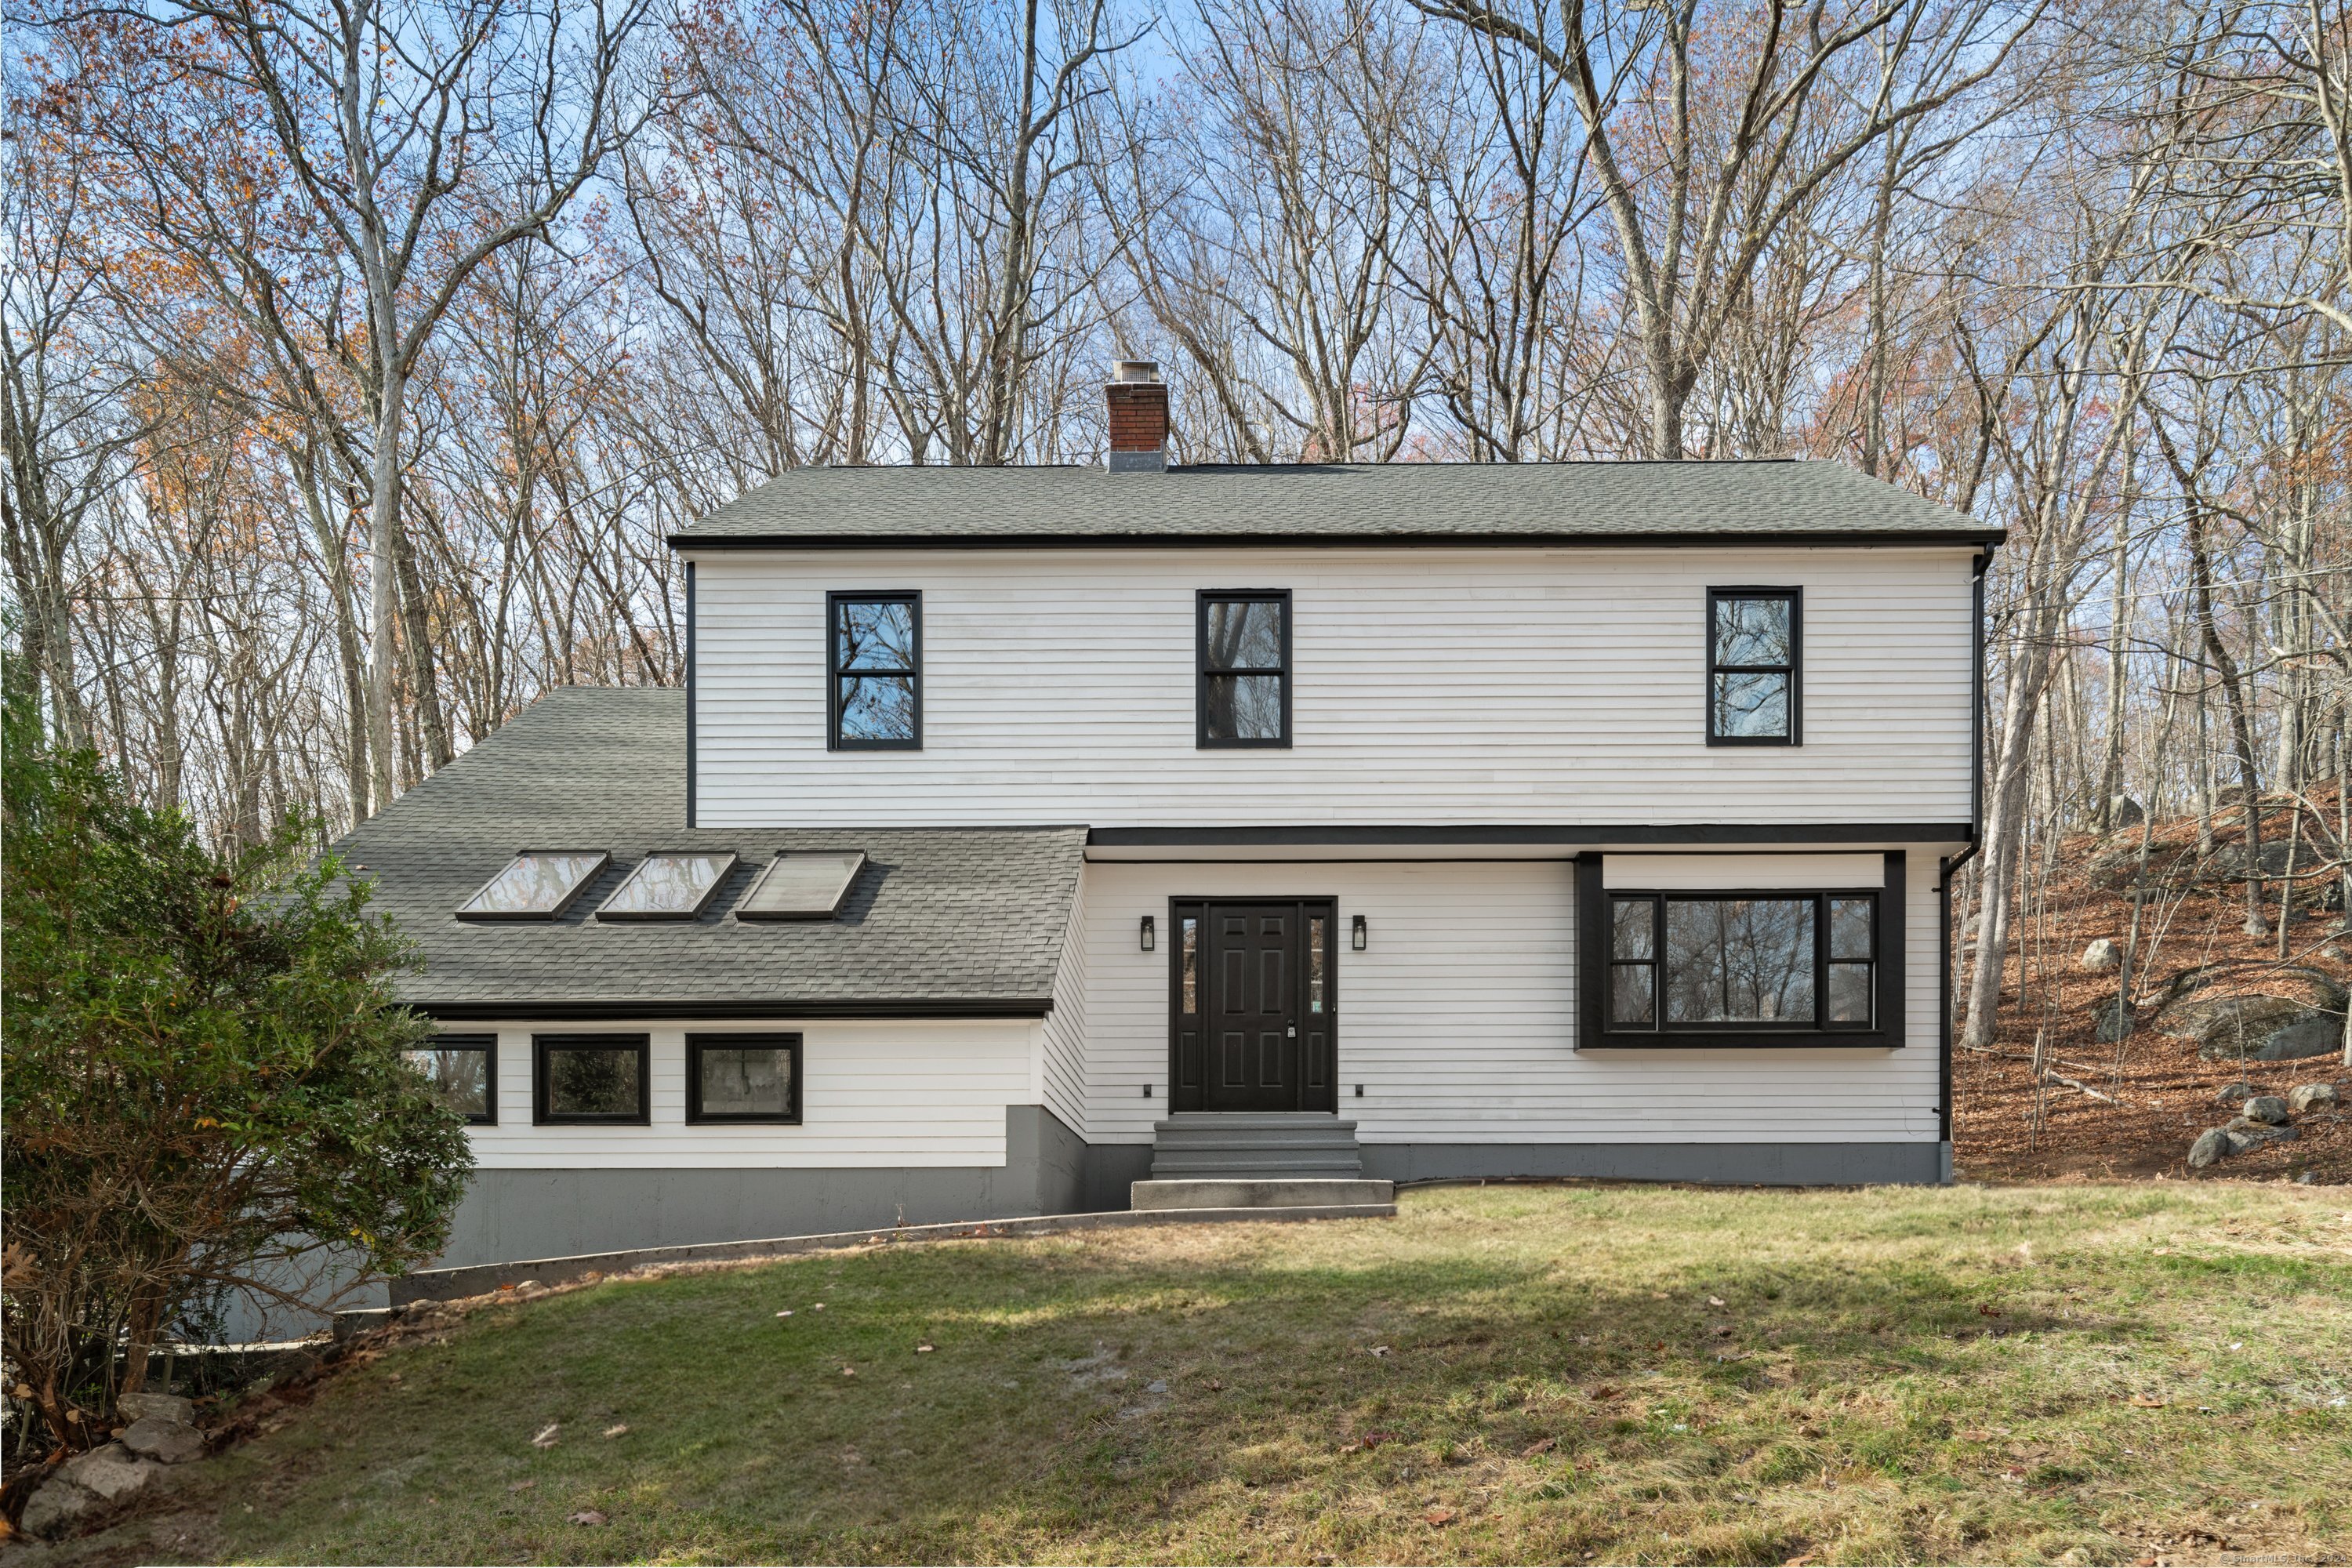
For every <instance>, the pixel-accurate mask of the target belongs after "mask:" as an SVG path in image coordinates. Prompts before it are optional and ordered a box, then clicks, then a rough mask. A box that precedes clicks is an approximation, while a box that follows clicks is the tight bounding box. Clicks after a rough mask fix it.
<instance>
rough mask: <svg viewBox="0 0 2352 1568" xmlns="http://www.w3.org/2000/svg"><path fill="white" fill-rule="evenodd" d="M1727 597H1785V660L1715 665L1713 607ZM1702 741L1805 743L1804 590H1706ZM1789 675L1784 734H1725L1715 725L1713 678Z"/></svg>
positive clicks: (1759, 744)
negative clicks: (1703, 731) (1786, 643)
mask: <svg viewBox="0 0 2352 1568" xmlns="http://www.w3.org/2000/svg"><path fill="white" fill-rule="evenodd" d="M1727 599H1786V600H1787V601H1788V602H1789V662H1788V663H1787V664H1786V665H1785V666H1784V665H1778V664H1717V662H1716V660H1715V610H1716V606H1717V605H1720V604H1722V603H1723V602H1724V601H1725V600H1727ZM1705 635H1706V743H1707V744H1708V745H1710V746H1801V745H1803V744H1804V743H1805V590H1804V589H1803V588H1802V587H1801V586H1799V587H1769V586H1764V587H1745V588H1709V589H1708V590H1707V591H1706V627H1705ZM1784 671H1785V672H1786V674H1787V675H1788V677H1789V732H1788V733H1787V734H1785V735H1725V734H1719V733H1717V731H1716V728H1715V678H1716V677H1717V676H1718V675H1722V674H1727V673H1729V674H1740V673H1749V674H1759V675H1769V674H1780V673H1782V672H1784Z"/></svg>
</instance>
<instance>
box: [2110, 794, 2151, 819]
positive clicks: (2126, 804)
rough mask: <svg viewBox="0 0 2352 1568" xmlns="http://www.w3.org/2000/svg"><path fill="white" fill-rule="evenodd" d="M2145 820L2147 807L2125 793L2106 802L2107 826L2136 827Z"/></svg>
mask: <svg viewBox="0 0 2352 1568" xmlns="http://www.w3.org/2000/svg"><path fill="white" fill-rule="evenodd" d="M2146 821H2147V808H2146V807H2144V806H2142V805H2140V803H2139V802H2137V801H2136V800H2134V799H2133V798H2132V797H2131V796H2129V795H2116V796H2115V797H2114V798H2113V799H2111V800H2109V801H2108V802H2107V826H2109V827H2137V826H2139V825H2140V824H2141V823H2143V822H2146Z"/></svg>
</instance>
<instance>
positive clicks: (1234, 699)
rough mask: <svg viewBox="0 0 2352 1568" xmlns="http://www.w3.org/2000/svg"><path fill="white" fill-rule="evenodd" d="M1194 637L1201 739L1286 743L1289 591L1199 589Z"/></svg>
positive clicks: (1205, 741) (1216, 743)
mask: <svg viewBox="0 0 2352 1568" xmlns="http://www.w3.org/2000/svg"><path fill="white" fill-rule="evenodd" d="M1199 643H1200V658H1199V665H1200V695H1199V709H1200V734H1199V743H1200V744H1201V745H1202V746H1287V745H1289V744H1290V594H1289V591H1288V590H1287V589H1279V588H1272V589H1233V590H1222V589H1207V590H1203V591H1202V594H1201V604H1200V627H1199Z"/></svg>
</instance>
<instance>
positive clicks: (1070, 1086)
mask: <svg viewBox="0 0 2352 1568" xmlns="http://www.w3.org/2000/svg"><path fill="white" fill-rule="evenodd" d="M1039 1035H1040V1042H1039V1043H1040V1047H1041V1048H1040V1049H1039V1051H1038V1058H1039V1069H1040V1070H1039V1080H1038V1086H1037V1087H1038V1092H1039V1099H1040V1102H1041V1103H1042V1104H1044V1106H1045V1109H1046V1110H1050V1111H1052V1112H1053V1113H1054V1114H1055V1116H1058V1117H1060V1118H1061V1119H1062V1125H1063V1126H1065V1127H1067V1128H1068V1129H1069V1130H1070V1131H1073V1132H1076V1131H1078V1130H1079V1129H1080V1128H1082V1127H1084V1126H1085V1125H1086V1121H1087V1110H1086V1102H1087V889H1086V881H1085V879H1084V878H1081V879H1079V883H1078V889H1077V892H1076V894H1075V895H1074V896H1073V897H1072V899H1071V900H1070V923H1069V926H1068V929H1067V930H1066V931H1065V932H1064V933H1063V937H1062V966H1061V967H1060V968H1059V969H1057V970H1055V972H1054V1010H1053V1011H1052V1012H1050V1013H1048V1014H1046V1015H1045V1022H1044V1024H1043V1025H1042V1026H1040V1029H1039Z"/></svg>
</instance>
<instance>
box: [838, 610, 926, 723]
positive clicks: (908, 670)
mask: <svg viewBox="0 0 2352 1568" xmlns="http://www.w3.org/2000/svg"><path fill="white" fill-rule="evenodd" d="M825 623H826V625H825V647H826V654H825V665H826V669H825V685H826V690H825V710H826V728H827V744H828V745H830V746H831V748H832V749H833V750H835V751H836V752H870V751H901V752H912V751H919V750H921V749H922V744H923V596H922V595H920V594H916V593H887V594H882V593H875V594H828V595H825Z"/></svg>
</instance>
